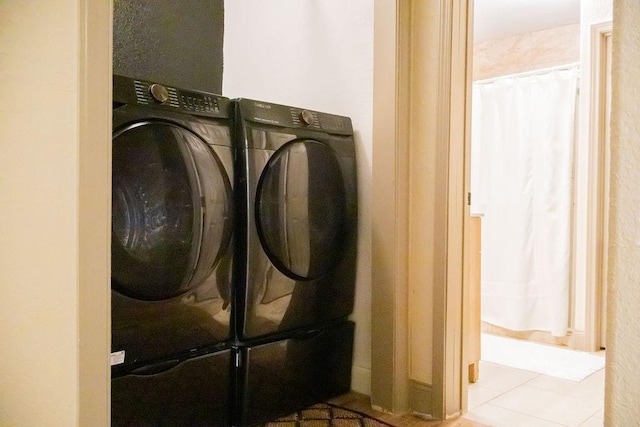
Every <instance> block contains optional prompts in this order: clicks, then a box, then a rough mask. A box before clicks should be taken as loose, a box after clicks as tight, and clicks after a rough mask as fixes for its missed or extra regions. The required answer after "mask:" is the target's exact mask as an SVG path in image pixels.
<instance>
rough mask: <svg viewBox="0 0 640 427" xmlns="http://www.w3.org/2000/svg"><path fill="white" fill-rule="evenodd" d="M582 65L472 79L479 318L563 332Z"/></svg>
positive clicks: (556, 333)
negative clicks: (479, 250)
mask: <svg viewBox="0 0 640 427" xmlns="http://www.w3.org/2000/svg"><path fill="white" fill-rule="evenodd" d="M577 79H578V69H577V67H571V68H569V69H564V70H552V71H549V72H544V73H542V74H538V73H533V74H529V75H521V76H511V77H506V78H499V79H496V80H493V81H491V82H480V83H477V84H474V86H473V112H472V123H473V127H472V155H471V165H472V166H471V192H472V206H471V209H472V213H476V214H482V215H483V219H482V246H481V247H482V261H481V266H482V279H481V280H482V285H481V288H482V291H481V294H482V320H483V321H486V322H489V323H492V324H494V325H497V326H501V327H503V328H507V329H511V330H515V331H523V330H542V331H549V332H551V333H552V334H553V335H554V336H564V335H566V332H567V329H568V325H569V289H570V281H571V268H570V266H571V235H572V233H571V223H572V221H571V216H572V209H571V205H572V203H571V200H572V172H573V144H574V142H573V141H574V121H575V113H576V99H577V96H576V93H577V92H576V91H577Z"/></svg>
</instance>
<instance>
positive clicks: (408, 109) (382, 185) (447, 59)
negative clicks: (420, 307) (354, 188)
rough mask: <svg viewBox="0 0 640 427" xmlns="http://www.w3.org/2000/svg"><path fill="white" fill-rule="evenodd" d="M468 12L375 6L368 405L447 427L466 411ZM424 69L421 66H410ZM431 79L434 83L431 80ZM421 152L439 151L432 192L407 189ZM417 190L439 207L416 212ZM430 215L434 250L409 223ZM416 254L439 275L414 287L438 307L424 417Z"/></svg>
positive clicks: (414, 4)
mask: <svg viewBox="0 0 640 427" xmlns="http://www.w3.org/2000/svg"><path fill="white" fill-rule="evenodd" d="M471 9H472V0H463V1H461V2H450V1H447V0H438V1H433V2H431V1H430V2H422V1H420V0H409V1H401V0H396V1H395V2H393V3H391V2H388V1H383V0H377V1H376V2H375V3H374V23H375V25H374V106H373V115H374V120H373V161H372V187H373V188H375V189H376V197H375V198H373V199H372V202H371V204H372V236H373V237H372V296H371V297H372V314H373V313H375V315H372V321H371V330H372V334H371V353H372V363H371V401H372V406H373V407H374V408H377V409H381V410H384V411H385V412H391V413H403V412H406V411H407V410H411V411H414V412H419V413H420V415H422V416H424V417H426V418H433V419H446V418H450V417H453V416H457V415H459V414H461V413H463V412H464V411H465V410H466V388H467V376H468V369H467V366H466V361H465V359H464V357H463V354H464V348H465V345H466V344H465V343H464V338H465V337H464V331H465V330H466V329H464V328H463V303H464V298H465V297H466V296H467V295H468V293H467V292H466V291H465V289H464V285H465V283H464V282H463V280H464V264H465V263H468V258H467V257H465V256H464V248H465V244H466V243H465V237H464V230H465V224H466V222H467V221H468V216H465V212H466V209H467V207H466V197H465V194H466V190H467V184H466V183H467V177H466V175H465V174H466V173H467V171H466V170H465V169H466V168H465V162H466V161H467V156H466V154H465V150H466V145H467V141H466V139H467V138H468V136H469V135H468V134H469V132H468V126H469V122H470V121H468V120H467V118H468V116H467V114H468V111H469V105H468V103H469V102H470V98H469V94H470V87H471V82H470V79H469V77H470V69H469V68H470V65H471V64H470V60H469V58H470V57H469V50H470V49H469V47H468V44H469V43H470V40H471V39H470V37H471V35H470V34H468V33H469V31H470V28H471V25H470V22H471V12H470V11H471ZM426 19H428V20H429V21H428V22H429V23H430V24H434V25H436V26H437V28H433V29H432V31H430V32H429V33H428V34H427V33H426V32H423V31H420V30H421V29H422V27H424V26H425V25H424V24H422V25H415V26H414V25H412V24H413V23H415V22H416V21H422V22H425V20H426ZM434 34H435V35H436V37H437V40H435V41H430V42H429V41H427V43H436V47H435V49H436V50H437V51H433V50H428V49H420V48H419V45H420V43H421V42H422V43H423V44H424V43H425V37H426V36H431V35H434ZM418 63H420V64H421V66H420V67H412V65H414V66H415V65H417V64H418ZM417 69H420V70H421V71H420V72H417V71H416V70H417ZM430 70H436V71H435V72H436V73H437V75H436V77H435V78H431V79H426V80H425V79H424V76H425V75H426V74H427V71H430ZM422 73H424V74H422ZM420 84H422V85H425V86H427V89H424V88H422V90H423V91H422V96H425V95H424V92H429V89H433V90H435V93H436V97H437V102H436V103H435V104H436V105H435V107H434V108H432V109H430V108H429V107H428V106H424V105H422V104H423V103H421V102H420V99H419V98H420V96H421V93H417V92H416V90H415V89H417V88H418V87H419V85H420ZM425 101H428V99H425ZM422 114H429V115H431V116H432V118H433V117H435V118H436V126H435V129H427V130H425V129H421V128H420V123H421V121H420V120H419V119H418V117H425V116H423V115H422ZM420 144H432V147H435V153H436V155H435V158H433V159H430V160H431V162H429V164H428V165H424V167H430V168H435V170H434V181H433V182H435V189H429V188H426V183H424V182H414V180H410V176H411V167H410V165H411V163H410V161H409V160H410V159H409V153H410V152H412V151H413V149H416V148H419V147H420ZM421 167H422V166H421ZM433 182H432V183H431V184H433ZM418 191H421V192H427V193H428V192H431V193H429V194H430V195H431V196H432V197H433V198H434V200H435V204H434V206H432V207H431V210H429V209H425V207H424V206H420V205H418V204H416V203H411V201H413V200H414V198H413V197H411V195H412V194H416V192H418ZM429 215H432V216H434V220H435V230H434V231H435V234H434V238H433V241H430V242H424V241H421V242H418V241H414V240H412V239H415V237H413V236H414V234H413V233H410V229H409V221H408V218H409V217H411V218H414V219H415V218H418V219H419V218H420V217H421V216H422V217H425V216H429ZM415 245H417V246H422V248H424V247H425V245H426V246H429V245H430V248H429V249H428V250H427V251H426V252H427V253H431V254H432V256H433V266H434V269H433V270H434V271H426V272H425V271H423V272H422V273H423V274H421V275H420V276H422V277H424V278H425V283H414V282H412V283H411V286H412V287H416V286H418V287H420V288H421V289H425V290H427V291H428V292H432V294H431V295H432V299H431V301H425V303H424V304H425V305H428V304H431V305H433V317H432V318H431V319H430V320H431V325H430V329H431V331H432V333H433V342H432V345H431V347H430V348H425V346H424V345H422V344H421V345H422V347H420V351H423V352H430V354H429V355H428V356H427V358H429V357H430V358H432V360H431V361H432V367H431V370H430V372H429V373H430V374H431V375H430V377H431V378H427V380H430V382H431V384H429V383H428V381H427V382H426V384H424V385H425V387H424V390H426V391H428V392H426V393H423V394H422V395H421V399H422V401H421V402H419V403H420V406H421V408H424V409H420V410H418V411H416V410H415V408H410V407H409V401H408V398H409V393H410V391H409V388H410V383H409V380H410V379H411V376H412V372H411V371H410V370H409V363H408V362H409V360H408V358H409V357H408V353H409V351H408V350H409V348H410V346H411V345H412V344H413V343H414V340H415V342H416V343H417V341H420V340H422V341H424V337H423V336H419V337H415V336H411V334H409V333H408V325H409V323H410V322H411V321H412V319H410V317H409V313H408V312H407V302H408V292H409V284H408V274H409V271H412V272H415V271H417V270H420V269H421V268H422V269H425V267H424V266H423V264H424V262H423V263H422V266H421V264H420V262H419V261H420V260H418V259H416V260H413V257H412V253H411V250H410V248H411V247H414V246H415ZM465 320H466V319H465ZM427 321H429V320H427ZM427 327H429V325H427ZM423 382H424V381H423ZM429 387H430V389H429ZM412 406H414V405H413V403H412Z"/></svg>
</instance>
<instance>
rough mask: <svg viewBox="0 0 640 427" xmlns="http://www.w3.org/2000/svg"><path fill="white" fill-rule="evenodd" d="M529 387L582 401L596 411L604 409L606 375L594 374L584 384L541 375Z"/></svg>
mask: <svg viewBox="0 0 640 427" xmlns="http://www.w3.org/2000/svg"><path fill="white" fill-rule="evenodd" d="M603 371H604V370H603ZM527 385H528V386H531V387H536V388H539V389H541V390H548V391H553V392H556V393H561V394H566V395H568V396H572V397H575V398H578V399H581V400H582V401H583V402H584V403H585V404H586V405H589V406H592V407H594V408H596V409H598V408H603V407H604V375H600V374H593V375H591V376H590V377H588V378H586V379H585V380H583V381H582V382H575V381H567V380H562V379H559V378H554V377H549V376H546V375H541V376H539V377H536V378H534V379H533V380H531V381H529V382H528V383H527Z"/></svg>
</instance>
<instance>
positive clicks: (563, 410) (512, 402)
mask: <svg viewBox="0 0 640 427" xmlns="http://www.w3.org/2000/svg"><path fill="white" fill-rule="evenodd" d="M491 404H492V405H495V406H499V407H501V408H504V409H510V410H512V411H516V412H521V413H523V414H527V415H530V416H535V417H538V418H542V419H545V420H548V421H552V422H555V423H558V424H562V425H566V426H578V425H580V423H582V422H584V421H586V420H587V419H588V418H590V417H591V416H593V415H594V414H595V413H596V412H597V411H598V410H599V409H600V408H599V407H593V406H592V405H588V404H586V403H585V401H583V400H582V399H578V398H576V397H572V396H569V395H567V394H563V393H558V392H555V391H550V390H542V389H540V388H536V387H531V386H529V385H523V386H521V387H518V388H516V389H514V390H511V391H509V392H507V393H504V394H502V395H500V396H498V397H497V398H495V399H493V400H492V401H491Z"/></svg>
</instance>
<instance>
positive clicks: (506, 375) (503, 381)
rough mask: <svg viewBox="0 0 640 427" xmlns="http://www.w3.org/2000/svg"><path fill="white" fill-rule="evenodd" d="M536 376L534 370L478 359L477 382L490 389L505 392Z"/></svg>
mask: <svg viewBox="0 0 640 427" xmlns="http://www.w3.org/2000/svg"><path fill="white" fill-rule="evenodd" d="M538 376H540V374H538V373H535V372H529V371H523V370H520V369H513V368H508V367H506V366H501V365H496V364H493V363H488V362H483V361H480V376H479V381H478V383H477V384H478V385H480V386H482V387H485V388H488V389H491V390H495V391H499V392H505V391H509V390H512V389H514V388H516V387H518V386H520V385H522V384H524V383H526V382H528V381H531V380H532V379H533V378H536V377H538Z"/></svg>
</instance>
